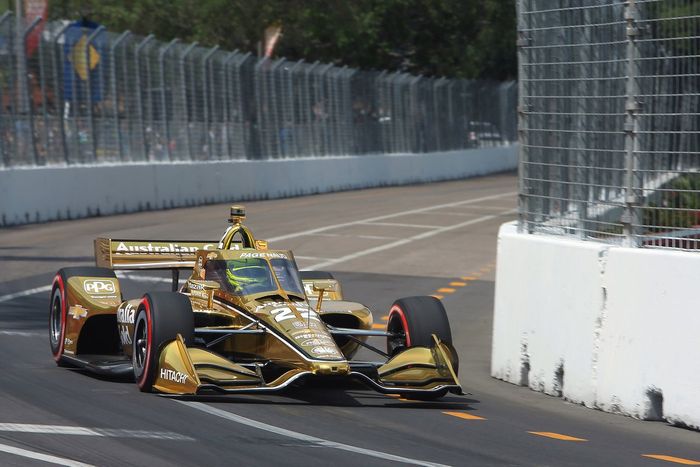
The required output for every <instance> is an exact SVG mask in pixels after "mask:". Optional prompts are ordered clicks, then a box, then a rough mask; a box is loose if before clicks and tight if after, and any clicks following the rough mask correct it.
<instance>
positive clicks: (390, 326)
mask: <svg viewBox="0 0 700 467" xmlns="http://www.w3.org/2000/svg"><path fill="white" fill-rule="evenodd" d="M386 327H387V331H388V332H390V333H395V334H396V337H394V338H392V337H388V338H387V353H388V354H389V355H391V356H393V355H396V354H397V353H399V352H400V351H401V350H403V349H406V348H409V347H432V346H433V339H432V335H433V334H435V335H436V336H438V338H439V339H440V340H441V341H443V342H446V343H447V344H450V345H452V331H451V330H450V322H449V320H448V319H447V313H446V312H445V307H444V306H443V305H442V302H441V301H440V300H438V299H437V298H435V297H430V296H419V297H406V298H400V299H398V300H396V301H395V302H394V304H393V305H392V306H391V309H390V310H389V319H388V321H387V326H386Z"/></svg>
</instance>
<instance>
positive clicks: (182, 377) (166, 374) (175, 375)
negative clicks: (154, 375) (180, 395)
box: [160, 368, 187, 384]
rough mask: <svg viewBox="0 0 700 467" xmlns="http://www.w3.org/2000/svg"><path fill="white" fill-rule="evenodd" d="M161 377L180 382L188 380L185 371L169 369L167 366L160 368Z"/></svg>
mask: <svg viewBox="0 0 700 467" xmlns="http://www.w3.org/2000/svg"><path fill="white" fill-rule="evenodd" d="M160 377H161V378H163V379H167V380H168V381H172V382H174V383H179V384H185V383H186V382H187V375H186V374H185V373H182V372H180V371H175V370H169V369H167V368H161V369H160Z"/></svg>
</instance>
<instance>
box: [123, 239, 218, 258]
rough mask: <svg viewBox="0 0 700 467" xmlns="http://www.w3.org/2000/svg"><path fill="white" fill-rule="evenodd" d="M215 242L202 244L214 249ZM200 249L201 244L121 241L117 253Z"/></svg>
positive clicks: (170, 251) (191, 250) (182, 251)
mask: <svg viewBox="0 0 700 467" xmlns="http://www.w3.org/2000/svg"><path fill="white" fill-rule="evenodd" d="M213 249H214V244H213V243H207V244H205V245H203V246H202V250H213ZM198 250H199V246H185V245H180V244H178V243H161V244H156V245H154V244H153V243H150V242H149V243H147V244H138V245H127V244H126V243H124V242H119V245H117V248H116V250H115V251H114V252H115V254H118V255H128V254H138V253H194V252H195V251H198Z"/></svg>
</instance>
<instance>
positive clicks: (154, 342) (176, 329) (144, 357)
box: [132, 292, 194, 392]
mask: <svg viewBox="0 0 700 467" xmlns="http://www.w3.org/2000/svg"><path fill="white" fill-rule="evenodd" d="M178 334H180V335H181V336H182V337H183V339H184V340H185V343H186V344H188V345H191V344H192V341H193V338H194V313H193V312H192V304H191V302H190V299H189V298H188V297H187V296H185V295H182V294H180V293H177V292H148V293H146V294H145V295H144V296H143V299H142V300H141V304H140V305H139V307H138V310H137V311H136V318H135V319H134V338H133V352H132V360H133V366H134V379H135V380H136V384H137V385H138V387H139V389H140V390H141V391H143V392H152V391H153V383H154V382H155V379H156V371H157V370H158V359H159V357H160V351H161V350H162V348H163V346H164V345H165V344H167V343H169V342H171V341H172V340H173V339H175V338H176V337H177V335H178Z"/></svg>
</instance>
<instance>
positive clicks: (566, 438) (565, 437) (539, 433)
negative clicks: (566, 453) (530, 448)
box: [528, 431, 588, 441]
mask: <svg viewBox="0 0 700 467" xmlns="http://www.w3.org/2000/svg"><path fill="white" fill-rule="evenodd" d="M528 433H531V434H533V435H537V436H544V437H546V438H553V439H560V440H562V441H588V440H587V439H583V438H574V437H573V436H568V435H562V434H560V433H552V432H551V431H528Z"/></svg>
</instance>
